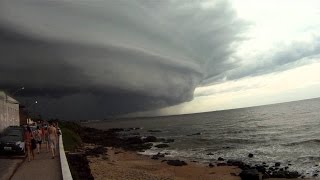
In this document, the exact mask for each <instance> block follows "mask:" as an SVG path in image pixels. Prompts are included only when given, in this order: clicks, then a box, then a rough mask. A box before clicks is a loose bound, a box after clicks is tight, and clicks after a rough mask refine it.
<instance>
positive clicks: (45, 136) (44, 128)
mask: <svg viewBox="0 0 320 180" xmlns="http://www.w3.org/2000/svg"><path fill="white" fill-rule="evenodd" d="M59 133H60V132H59V128H58V124H56V123H54V122H50V123H49V125H48V124H44V123H40V124H39V125H38V126H36V129H32V128H31V127H30V126H27V127H26V131H25V134H24V142H25V146H26V147H25V149H26V150H27V155H28V161H29V162H30V161H31V156H32V160H33V159H34V150H35V149H37V153H38V154H40V152H41V145H42V144H45V145H46V148H47V152H49V149H50V151H51V155H52V159H54V158H55V157H56V151H57V143H58V135H59Z"/></svg>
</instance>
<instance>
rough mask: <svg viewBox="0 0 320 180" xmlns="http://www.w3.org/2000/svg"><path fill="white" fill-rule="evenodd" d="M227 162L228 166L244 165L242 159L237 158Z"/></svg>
mask: <svg viewBox="0 0 320 180" xmlns="http://www.w3.org/2000/svg"><path fill="white" fill-rule="evenodd" d="M227 164H228V165H229V166H237V167H239V168H241V167H243V166H244V165H245V164H244V163H243V162H242V161H239V160H228V161H227Z"/></svg>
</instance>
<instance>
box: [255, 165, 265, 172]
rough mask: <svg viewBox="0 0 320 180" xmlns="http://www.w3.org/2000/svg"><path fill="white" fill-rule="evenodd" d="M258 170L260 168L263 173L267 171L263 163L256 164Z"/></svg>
mask: <svg viewBox="0 0 320 180" xmlns="http://www.w3.org/2000/svg"><path fill="white" fill-rule="evenodd" d="M256 170H258V171H259V172H261V173H265V172H266V168H265V167H264V166H263V165H257V166H256Z"/></svg>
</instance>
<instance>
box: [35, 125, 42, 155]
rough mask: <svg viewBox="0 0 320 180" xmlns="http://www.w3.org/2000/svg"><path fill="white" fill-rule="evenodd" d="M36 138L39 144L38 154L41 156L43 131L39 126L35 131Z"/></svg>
mask: <svg viewBox="0 0 320 180" xmlns="http://www.w3.org/2000/svg"><path fill="white" fill-rule="evenodd" d="M34 137H35V140H36V142H37V153H38V154H40V151H41V143H42V131H41V129H40V127H39V126H37V130H35V131H34Z"/></svg>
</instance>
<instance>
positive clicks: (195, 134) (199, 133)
mask: <svg viewBox="0 0 320 180" xmlns="http://www.w3.org/2000/svg"><path fill="white" fill-rule="evenodd" d="M197 135H201V132H198V133H194V134H189V135H187V136H197Z"/></svg>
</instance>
